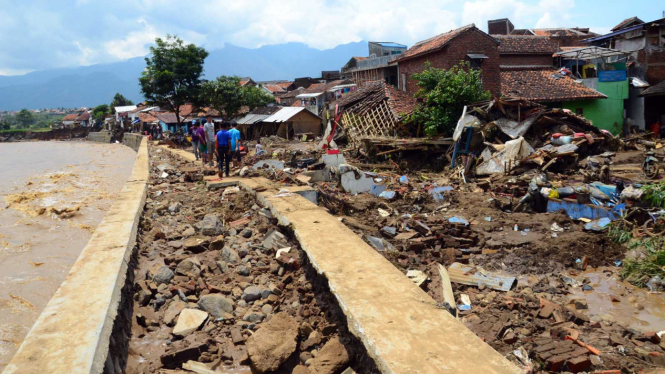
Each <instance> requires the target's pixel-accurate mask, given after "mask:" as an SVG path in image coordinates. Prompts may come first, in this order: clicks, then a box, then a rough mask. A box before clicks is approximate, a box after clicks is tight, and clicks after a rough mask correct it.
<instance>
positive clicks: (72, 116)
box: [62, 113, 79, 121]
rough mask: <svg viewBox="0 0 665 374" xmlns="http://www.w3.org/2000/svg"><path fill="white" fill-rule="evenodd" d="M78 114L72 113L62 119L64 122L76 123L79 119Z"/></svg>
mask: <svg viewBox="0 0 665 374" xmlns="http://www.w3.org/2000/svg"><path fill="white" fill-rule="evenodd" d="M78 116H79V114H78V113H70V114H68V115H66V116H64V117H63V118H62V120H63V121H74V120H76V117H78Z"/></svg>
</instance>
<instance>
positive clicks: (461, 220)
mask: <svg viewBox="0 0 665 374" xmlns="http://www.w3.org/2000/svg"><path fill="white" fill-rule="evenodd" d="M448 222H450V223H462V224H464V225H465V226H469V221H467V220H465V219H464V218H462V217H458V216H455V217H450V218H449V219H448Z"/></svg>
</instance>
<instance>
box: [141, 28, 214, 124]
mask: <svg viewBox="0 0 665 374" xmlns="http://www.w3.org/2000/svg"><path fill="white" fill-rule="evenodd" d="M155 44H156V46H155V47H150V53H151V55H152V56H151V57H148V58H146V59H145V62H146V68H145V70H144V71H143V73H142V74H141V77H140V78H139V83H140V85H141V92H142V93H143V96H144V97H145V98H146V100H147V101H148V103H150V104H152V105H159V106H161V107H167V108H169V109H171V110H172V111H173V112H174V113H175V116H176V120H177V121H178V123H180V122H181V121H180V106H181V105H183V104H186V103H192V104H194V106H199V105H200V100H199V91H200V88H201V74H203V62H204V61H205V59H206V57H208V52H207V51H206V50H205V49H204V48H201V47H197V46H196V45H194V44H187V45H185V43H184V42H183V41H182V40H181V39H180V38H178V37H177V36H171V35H167V36H166V39H161V38H157V39H155Z"/></svg>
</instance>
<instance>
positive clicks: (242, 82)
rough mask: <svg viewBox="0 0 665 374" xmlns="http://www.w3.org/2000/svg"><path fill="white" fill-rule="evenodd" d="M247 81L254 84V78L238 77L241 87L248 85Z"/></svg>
mask: <svg viewBox="0 0 665 374" xmlns="http://www.w3.org/2000/svg"><path fill="white" fill-rule="evenodd" d="M249 83H252V85H254V84H255V83H254V80H252V78H249V77H247V78H240V86H241V87H244V86H246V85H248V84H249Z"/></svg>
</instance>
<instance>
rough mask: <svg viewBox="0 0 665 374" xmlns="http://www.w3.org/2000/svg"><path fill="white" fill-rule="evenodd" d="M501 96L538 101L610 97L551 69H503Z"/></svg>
mask: <svg viewBox="0 0 665 374" xmlns="http://www.w3.org/2000/svg"><path fill="white" fill-rule="evenodd" d="M501 95H502V96H504V97H511V98H519V99H524V100H530V101H535V102H561V101H573V100H589V99H605V98H607V96H605V95H603V94H602V93H600V92H598V91H596V90H594V89H591V88H588V87H586V86H584V85H583V84H581V83H577V82H576V81H575V80H574V79H573V78H571V77H570V76H568V75H564V74H561V73H560V72H559V71H557V70H552V69H504V70H502V71H501Z"/></svg>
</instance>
